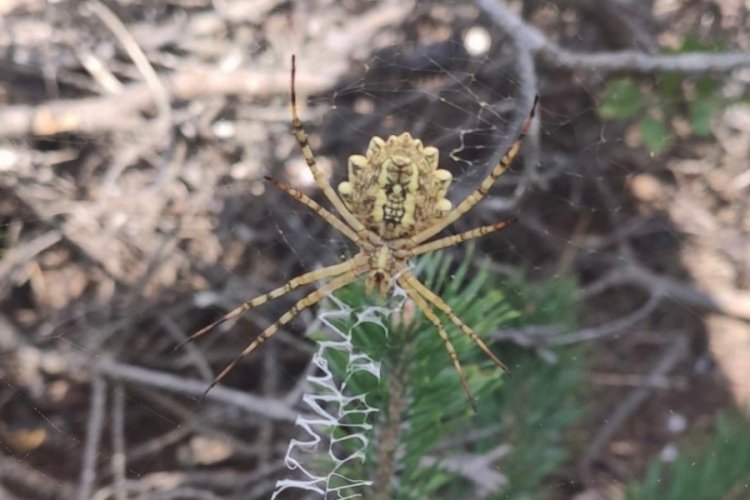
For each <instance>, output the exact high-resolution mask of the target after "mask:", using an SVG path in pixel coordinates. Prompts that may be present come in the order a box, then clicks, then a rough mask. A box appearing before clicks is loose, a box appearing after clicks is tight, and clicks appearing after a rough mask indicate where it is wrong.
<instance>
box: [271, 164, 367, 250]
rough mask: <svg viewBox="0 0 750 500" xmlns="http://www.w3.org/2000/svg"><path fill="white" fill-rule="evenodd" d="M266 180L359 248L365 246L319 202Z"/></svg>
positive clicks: (283, 185)
mask: <svg viewBox="0 0 750 500" xmlns="http://www.w3.org/2000/svg"><path fill="white" fill-rule="evenodd" d="M266 180H267V181H268V182H270V183H271V184H273V185H274V186H276V187H277V188H279V189H281V190H282V191H284V192H285V193H286V194H288V195H289V196H291V197H292V198H294V199H295V200H297V201H299V202H300V203H302V204H303V205H305V206H306V207H308V208H309V209H311V210H312V211H313V212H315V213H316V214H318V215H319V216H320V217H321V218H322V219H323V220H324V221H326V222H327V223H328V224H330V225H331V226H333V227H334V228H335V229H337V230H338V231H339V232H340V233H341V234H343V235H344V236H346V237H347V238H349V239H350V240H352V241H353V242H354V243H356V244H357V245H358V246H360V247H361V246H363V244H364V242H363V241H362V238H360V237H359V236H357V234H356V233H355V232H354V231H352V229H351V228H350V227H349V226H347V225H346V224H344V223H343V222H341V219H339V218H338V217H336V216H335V215H334V214H332V213H331V212H329V211H328V210H326V209H325V208H323V207H321V206H320V204H318V202H316V201H315V200H313V199H312V198H310V197H309V196H307V195H306V194H305V193H303V192H302V191H299V190H297V189H294V188H293V187H292V186H289V185H287V184H284V183H283V182H281V181H278V180H276V179H274V178H272V177H268V176H266Z"/></svg>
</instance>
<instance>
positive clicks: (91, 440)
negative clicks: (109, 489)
mask: <svg viewBox="0 0 750 500" xmlns="http://www.w3.org/2000/svg"><path fill="white" fill-rule="evenodd" d="M106 397H107V384H106V382H105V381H104V379H103V378H101V377H94V380H93V381H92V383H91V401H90V407H89V421H88V425H87V426H86V444H85V446H84V451H83V459H82V465H83V467H82V468H81V480H80V485H79V487H78V498H79V499H80V500H88V499H89V498H91V491H92V490H93V486H94V481H96V462H97V458H98V456H99V441H100V440H101V436H102V426H103V423H104V405H105V402H106Z"/></svg>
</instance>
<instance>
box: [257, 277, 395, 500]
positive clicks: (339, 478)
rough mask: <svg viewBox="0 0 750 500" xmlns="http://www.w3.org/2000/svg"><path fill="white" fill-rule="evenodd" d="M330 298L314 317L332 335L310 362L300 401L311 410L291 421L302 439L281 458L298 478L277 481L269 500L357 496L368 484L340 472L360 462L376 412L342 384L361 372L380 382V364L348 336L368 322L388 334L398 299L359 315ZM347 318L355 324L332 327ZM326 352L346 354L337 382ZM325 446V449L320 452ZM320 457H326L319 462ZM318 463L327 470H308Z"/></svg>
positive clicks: (322, 341) (360, 494)
mask: <svg viewBox="0 0 750 500" xmlns="http://www.w3.org/2000/svg"><path fill="white" fill-rule="evenodd" d="M399 292H400V290H399V291H397V292H396V296H397V297H396V298H397V299H399V298H400V297H399V295H401V294H400V293H399ZM330 300H331V301H332V302H333V303H334V304H335V309H333V310H331V311H323V312H321V313H320V315H319V318H320V320H321V322H322V323H323V324H325V325H326V326H327V327H328V330H329V331H331V332H332V333H333V336H332V338H331V339H330V340H320V341H319V342H318V350H317V352H316V353H315V354H314V355H313V359H312V362H313V363H314V364H315V366H316V367H317V373H316V374H314V375H310V376H309V377H308V378H307V380H308V384H309V388H308V392H307V394H305V395H304V396H303V398H302V400H303V401H304V403H305V404H306V405H307V406H308V407H309V409H310V410H312V412H311V413H309V414H308V415H307V416H302V415H300V416H299V417H298V418H297V421H296V425H297V426H298V427H299V428H300V429H301V430H302V432H303V433H304V435H305V437H304V438H302V439H292V440H291V441H290V443H289V448H288V449H287V453H286V457H285V459H284V463H285V464H286V466H287V468H288V469H289V470H290V471H292V472H293V473H295V475H296V476H298V477H297V478H295V479H282V480H280V481H278V482H277V483H276V489H275V491H274V493H273V496H272V497H271V499H272V500H274V499H276V498H277V497H278V496H279V495H280V494H281V493H282V492H284V491H286V490H289V489H296V490H306V491H308V492H312V493H316V494H319V495H321V497H322V498H325V499H329V498H330V499H336V500H343V499H349V498H360V497H362V496H363V495H364V493H365V491H366V488H367V487H369V486H370V485H371V484H372V481H370V480H368V479H366V478H355V477H347V476H346V475H345V473H343V472H342V469H345V468H346V467H347V465H355V464H356V463H357V462H359V463H362V462H364V460H365V457H366V453H367V449H368V446H369V444H370V435H371V431H372V422H371V420H372V417H371V414H373V413H376V412H377V411H378V409H377V408H374V407H372V406H370V405H369V404H368V403H367V401H366V398H367V394H348V392H350V390H349V388H348V387H347V384H348V382H349V380H350V379H351V377H352V376H353V375H355V374H357V373H361V372H366V373H369V374H371V375H372V376H374V377H375V378H377V379H378V380H379V379H380V364H379V363H378V362H376V361H373V360H372V359H371V358H370V357H369V356H367V355H366V354H362V353H358V352H355V348H354V346H353V345H352V332H353V331H354V329H355V328H357V327H358V326H359V325H361V324H363V323H372V324H375V325H377V326H378V327H379V328H382V329H383V330H384V331H385V333H386V335H387V334H388V322H389V321H390V319H389V317H390V315H391V314H392V313H393V312H394V310H400V304H401V303H402V302H403V300H396V304H397V305H396V308H394V309H390V308H386V307H365V308H364V309H361V310H359V311H358V310H354V309H352V308H351V307H350V306H348V305H347V304H344V303H343V302H341V301H340V300H338V299H336V298H335V297H330ZM351 317H355V318H356V321H355V322H354V324H353V325H352V326H351V327H349V328H348V330H346V331H343V330H342V329H340V328H339V327H337V326H336V325H335V324H334V321H335V320H339V319H347V318H351ZM331 350H336V351H340V352H343V353H345V354H346V371H345V374H346V375H345V377H344V380H343V381H341V380H336V377H334V374H333V372H332V370H331V368H330V367H329V366H328V356H329V354H330V352H331ZM337 431H338V432H337ZM337 436H338V437H337ZM352 443H354V444H352ZM342 444H343V445H344V446H342ZM325 446H327V448H328V449H327V450H325V451H324V450H323V448H324V447H325ZM324 454H325V458H324V459H323V460H321V458H323V457H324ZM321 463H325V464H327V466H326V468H327V469H328V470H326V471H320V470H313V467H316V468H317V469H322V468H323V467H322V466H321Z"/></svg>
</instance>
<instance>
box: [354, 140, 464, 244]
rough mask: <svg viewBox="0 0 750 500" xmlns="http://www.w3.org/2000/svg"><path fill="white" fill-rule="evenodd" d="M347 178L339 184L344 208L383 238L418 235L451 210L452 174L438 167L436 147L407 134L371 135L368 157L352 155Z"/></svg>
mask: <svg viewBox="0 0 750 500" xmlns="http://www.w3.org/2000/svg"><path fill="white" fill-rule="evenodd" d="M348 165H349V180H347V181H345V182H342V183H341V184H340V185H339V194H341V197H342V198H343V200H344V203H345V204H346V207H347V208H348V209H349V210H351V212H352V214H354V216H355V217H356V218H357V219H359V220H360V221H361V222H362V223H363V224H364V225H365V227H367V228H368V229H369V230H371V231H374V232H375V233H377V234H378V235H379V236H380V237H381V238H383V239H384V240H394V239H397V238H402V237H404V236H407V235H409V234H414V232H415V231H418V230H420V229H422V228H424V227H426V226H428V225H429V224H432V223H434V222H436V221H437V220H439V219H440V218H441V217H443V216H444V215H445V214H447V213H448V212H449V211H450V209H451V208H452V207H453V205H452V204H451V202H450V201H448V199H446V198H445V193H446V192H447V190H448V186H450V183H451V180H452V176H451V173H450V172H448V171H447V170H442V169H438V150H437V149H436V148H433V147H432V146H427V147H424V146H423V145H422V141H420V140H419V139H414V138H412V136H411V135H410V134H409V133H408V132H404V133H403V134H401V135H399V136H395V135H392V136H390V137H389V138H388V140H387V141H384V140H383V139H381V138H380V137H373V138H372V140H371V141H370V145H369V147H368V148H367V153H366V155H365V156H362V155H352V156H350V157H349V162H348Z"/></svg>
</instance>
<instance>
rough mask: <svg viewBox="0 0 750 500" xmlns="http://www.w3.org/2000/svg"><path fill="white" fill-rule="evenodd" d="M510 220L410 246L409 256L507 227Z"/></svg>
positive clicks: (456, 243)
mask: <svg viewBox="0 0 750 500" xmlns="http://www.w3.org/2000/svg"><path fill="white" fill-rule="evenodd" d="M511 222H512V221H510V220H504V221H500V222H498V223H497V224H490V225H489V226H482V227H478V228H476V229H472V230H470V231H466V232H463V233H460V234H454V235H453V236H446V237H445V238H440V239H439V240H435V241H431V242H429V243H425V244H424V245H419V246H417V247H414V248H412V249H411V250H410V251H409V255H410V256H411V257H414V256H417V255H422V254H423V253H427V252H433V251H435V250H440V249H441V248H445V247H450V246H453V245H458V244H459V243H463V242H464V241H467V240H471V239H474V238H479V237H480V236H484V235H486V234H489V233H493V232H495V231H499V230H501V229H505V228H506V227H508V225H510V223H511Z"/></svg>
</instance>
